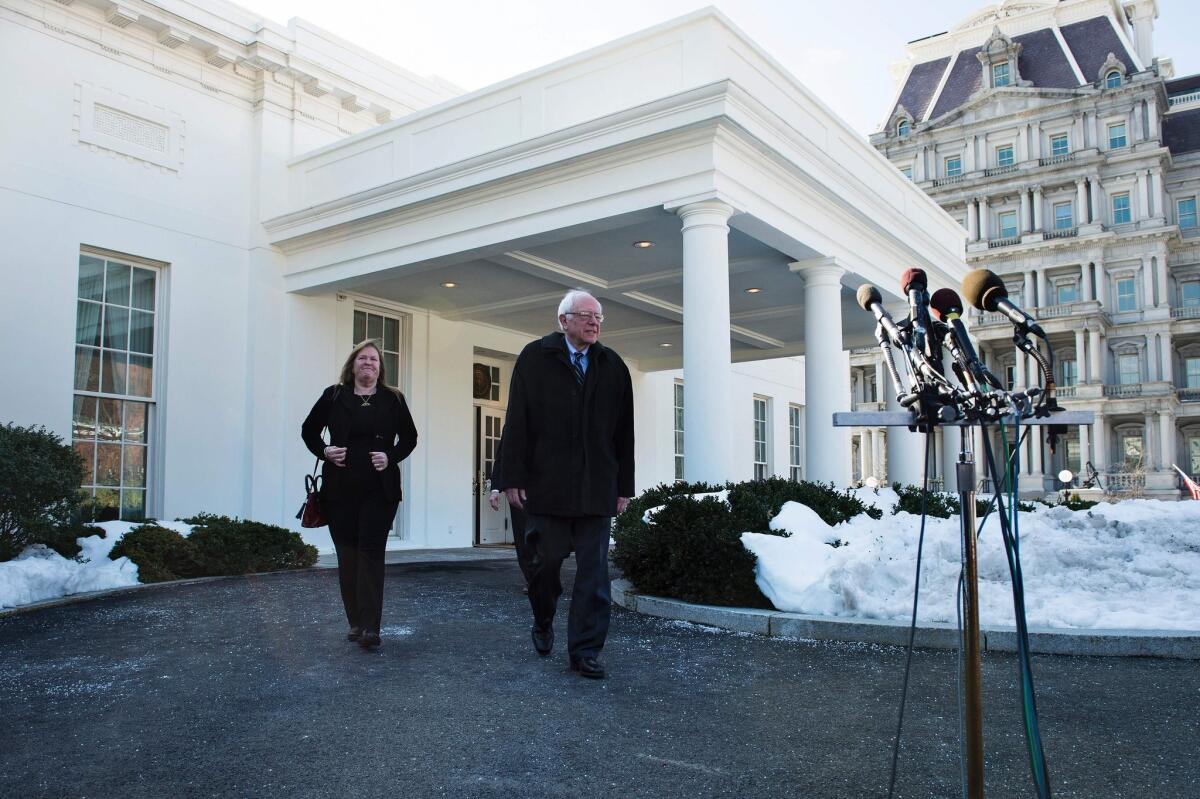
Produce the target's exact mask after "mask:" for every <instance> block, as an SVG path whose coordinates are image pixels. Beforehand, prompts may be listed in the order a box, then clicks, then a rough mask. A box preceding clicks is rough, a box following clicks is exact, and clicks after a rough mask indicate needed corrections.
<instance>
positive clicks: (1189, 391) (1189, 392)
mask: <svg viewBox="0 0 1200 799" xmlns="http://www.w3.org/2000/svg"><path fill="white" fill-rule="evenodd" d="M1175 396H1176V397H1178V398H1179V401H1180V402H1200V388H1180V389H1176V391H1175Z"/></svg>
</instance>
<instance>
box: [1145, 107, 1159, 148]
mask: <svg viewBox="0 0 1200 799" xmlns="http://www.w3.org/2000/svg"><path fill="white" fill-rule="evenodd" d="M1148 103H1149V104H1148V105H1147V106H1146V123H1147V125H1146V127H1147V129H1148V131H1149V134H1150V139H1151V140H1153V141H1158V99H1157V98H1155V97H1153V96H1151V97H1150V100H1149V101H1148Z"/></svg>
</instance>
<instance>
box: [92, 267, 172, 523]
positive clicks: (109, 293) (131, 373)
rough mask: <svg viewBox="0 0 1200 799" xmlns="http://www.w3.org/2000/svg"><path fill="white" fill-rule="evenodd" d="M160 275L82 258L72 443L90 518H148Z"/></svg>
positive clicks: (137, 268)
mask: <svg viewBox="0 0 1200 799" xmlns="http://www.w3.org/2000/svg"><path fill="white" fill-rule="evenodd" d="M157 301H158V272H157V271H156V270H154V269H151V268H148V267H144V266H135V265H134V264H132V263H128V262H123V261H118V260H114V259H104V258H99V257H96V256H92V255H86V254H81V255H80V256H79V290H78V300H77V304H76V315H75V402H74V414H73V418H72V432H71V439H72V443H73V444H74V447H75V452H76V453H78V455H79V457H80V458H81V459H82V460H83V463H84V469H83V475H84V476H83V483H82V484H81V487H80V491H81V493H82V495H83V500H84V504H85V508H84V512H85V518H89V519H95V520H96V521H107V520H111V519H127V520H130V521H140V520H142V519H144V518H146V492H147V490H148V488H149V486H148V481H147V473H148V468H147V466H148V464H149V462H150V457H149V456H150V439H151V435H150V432H151V429H152V428H151V425H152V424H153V422H154V410H155V407H154V402H155V400H154V369H155V331H156V325H155V320H156V319H157Z"/></svg>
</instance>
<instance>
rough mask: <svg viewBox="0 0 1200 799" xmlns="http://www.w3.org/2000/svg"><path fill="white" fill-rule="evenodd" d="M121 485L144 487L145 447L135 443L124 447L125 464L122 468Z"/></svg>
mask: <svg viewBox="0 0 1200 799" xmlns="http://www.w3.org/2000/svg"><path fill="white" fill-rule="evenodd" d="M121 473H122V475H124V481H123V485H124V486H125V487H126V488H129V487H131V486H132V487H134V488H145V487H146V448H145V447H143V446H140V445H137V444H129V445H127V446H126V447H125V465H124V467H123V468H122V472H121Z"/></svg>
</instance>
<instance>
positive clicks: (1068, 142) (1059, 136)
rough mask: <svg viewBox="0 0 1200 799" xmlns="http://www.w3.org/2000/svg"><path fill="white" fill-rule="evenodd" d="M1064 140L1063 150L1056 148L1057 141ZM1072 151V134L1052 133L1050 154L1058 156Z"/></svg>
mask: <svg viewBox="0 0 1200 799" xmlns="http://www.w3.org/2000/svg"><path fill="white" fill-rule="evenodd" d="M1059 139H1061V140H1062V143H1063V146H1062V152H1059V151H1058V150H1057V149H1056V148H1055V142H1056V141H1058V140H1059ZM1070 152H1071V135H1070V134H1069V133H1053V134H1051V135H1050V155H1051V156H1052V157H1057V156H1060V155H1068V154H1070Z"/></svg>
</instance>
